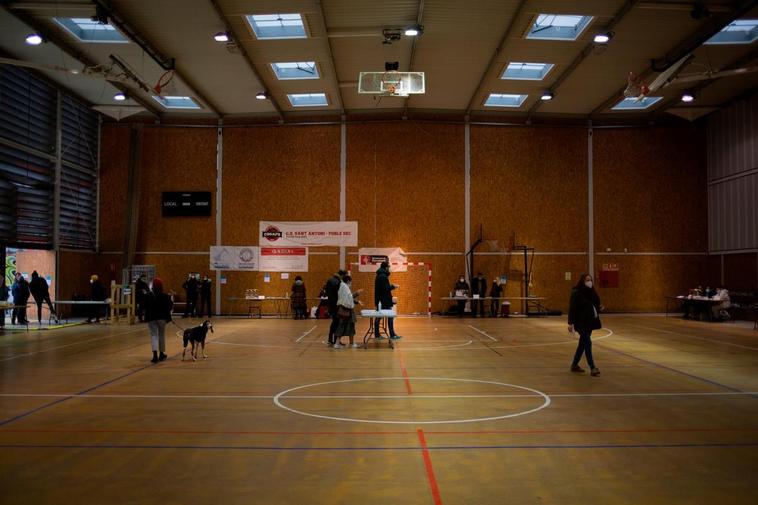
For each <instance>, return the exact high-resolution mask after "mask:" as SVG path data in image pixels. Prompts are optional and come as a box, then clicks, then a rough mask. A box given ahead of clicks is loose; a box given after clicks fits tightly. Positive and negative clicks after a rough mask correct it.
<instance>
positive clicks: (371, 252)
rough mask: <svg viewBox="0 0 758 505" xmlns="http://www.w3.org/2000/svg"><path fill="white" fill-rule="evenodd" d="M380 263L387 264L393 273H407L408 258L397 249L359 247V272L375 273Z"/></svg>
mask: <svg viewBox="0 0 758 505" xmlns="http://www.w3.org/2000/svg"><path fill="white" fill-rule="evenodd" d="M382 261H386V262H388V263H389V264H390V270H391V271H393V272H407V271H408V257H407V256H406V255H405V252H404V251H403V250H402V249H400V248H399V247H361V248H360V249H358V271H359V272H376V271H377V269H378V268H379V265H381V264H382Z"/></svg>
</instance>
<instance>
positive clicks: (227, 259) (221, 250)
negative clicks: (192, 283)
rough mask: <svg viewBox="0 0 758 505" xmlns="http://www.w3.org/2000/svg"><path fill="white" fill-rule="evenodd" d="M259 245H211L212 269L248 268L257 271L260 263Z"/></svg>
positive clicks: (247, 269)
mask: <svg viewBox="0 0 758 505" xmlns="http://www.w3.org/2000/svg"><path fill="white" fill-rule="evenodd" d="M258 257H259V251H258V246H241V247H235V246H223V245H222V246H211V254H210V260H211V263H210V269H211V270H246V271H249V272H255V271H257V270H258V263H259V259H258Z"/></svg>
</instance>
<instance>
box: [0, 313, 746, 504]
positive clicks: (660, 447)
mask: <svg viewBox="0 0 758 505" xmlns="http://www.w3.org/2000/svg"><path fill="white" fill-rule="evenodd" d="M178 322H179V324H186V322H187V320H181V319H180V320H178ZM214 323H215V325H216V327H215V330H216V331H215V333H214V334H212V335H210V334H209V337H210V342H209V344H208V348H207V352H208V355H209V358H208V359H207V360H202V361H198V362H196V363H193V362H191V361H185V362H182V361H180V354H181V348H180V347H181V340H180V338H179V337H178V336H177V335H176V334H175V332H176V328H175V327H173V328H172V327H171V326H170V327H169V329H170V330H171V331H170V333H169V338H168V341H169V344H168V353H169V359H168V361H166V362H164V363H160V364H158V365H151V364H150V363H149V362H148V360H149V358H150V348H149V337H148V335H147V329H146V327H145V326H144V325H140V326H131V327H130V326H126V325H118V324H115V325H109V324H101V325H86V326H76V327H71V328H63V329H59V330H50V331H39V332H29V333H25V332H18V333H12V334H10V335H9V334H6V335H4V336H2V337H1V340H0V377H1V379H0V497H1V499H0V502H2V503H3V504H4V505H10V504H16V503H24V504H31V503H34V504H47V503H50V504H53V503H54V504H61V503H76V504H79V503H87V504H90V503H91V504H95V503H98V504H99V503H139V504H148V503H160V504H188V503H215V504H218V505H222V504H223V505H226V504H233V503H245V504H251V503H265V504H269V503H271V504H321V503H323V504H343V503H344V504H360V505H363V504H393V505H397V504H440V503H443V504H446V505H449V504H477V505H479V504H504V503H514V504H531V503H556V504H572V503H590V504H592V503H598V504H602V505H608V504H617V503H645V504H654V503H662V504H663V503H665V504H669V505H670V504H679V503H681V504H699V503H707V504H718V505H724V504H730V503H746V504H747V503H750V504H754V503H756V496H758V494H757V493H756V488H755V483H756V481H755V478H756V475H758V396H757V395H758V331H754V330H752V326H750V327H747V326H742V325H739V324H736V325H735V324H730V323H725V324H712V323H701V322H692V321H684V320H681V319H677V318H664V317H660V316H608V317H605V319H604V323H605V326H606V328H605V329H603V330H599V331H597V332H595V334H594V351H595V359H596V362H597V366H598V367H599V368H600V369H601V371H602V375H601V376H600V377H590V376H589V375H588V374H584V375H578V374H572V373H570V372H569V370H568V369H569V364H570V360H571V356H572V354H573V351H574V346H575V341H573V340H571V339H569V337H568V334H567V332H566V327H565V318H549V319H497V320H496V319H440V318H433V319H428V318H401V319H398V320H397V321H396V327H397V330H398V332H399V333H400V334H401V335H403V336H404V338H403V339H402V341H401V342H400V344H399V345H398V346H397V347H396V349H395V350H394V351H393V350H390V349H388V348H387V345H386V341H384V342H383V343H382V345H381V347H378V346H374V347H372V348H371V349H368V350H363V349H342V350H333V349H329V348H327V347H326V345H325V344H324V340H325V333H326V331H327V328H328V324H327V322H325V321H318V322H316V321H313V320H310V321H290V320H270V319H263V320H248V319H219V320H214ZM366 324H367V323H366V321H365V320H359V322H358V328H359V331H361V332H362V331H365V328H366ZM361 334H362V333H361Z"/></svg>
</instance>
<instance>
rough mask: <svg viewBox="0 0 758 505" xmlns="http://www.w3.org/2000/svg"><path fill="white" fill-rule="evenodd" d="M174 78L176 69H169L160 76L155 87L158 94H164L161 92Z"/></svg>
mask: <svg viewBox="0 0 758 505" xmlns="http://www.w3.org/2000/svg"><path fill="white" fill-rule="evenodd" d="M173 78H174V71H173V70H167V71H166V72H164V73H163V75H161V76H160V77H159V78H158V82H157V83H155V87H154V88H153V89H154V90H155V92H156V93H157V94H158V96H162V94H161V92H162V91H163V90H164V88H165V87H166V86H168V85H169V83H170V82H171V81H172V80H173Z"/></svg>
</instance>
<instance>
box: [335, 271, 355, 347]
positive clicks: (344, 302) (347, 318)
mask: <svg viewBox="0 0 758 505" xmlns="http://www.w3.org/2000/svg"><path fill="white" fill-rule="evenodd" d="M352 281H353V278H352V277H350V276H349V275H347V274H345V275H343V276H342V282H341V283H340V288H339V292H338V295H337V317H338V318H339V323H338V324H337V329H336V330H335V332H334V348H335V349H340V348H341V347H344V345H345V344H343V343H342V342H341V341H340V339H341V338H342V337H344V336H347V337H348V338H349V339H350V347H352V348H356V347H358V344H356V343H355V341H354V339H355V298H354V295H353V292H352V291H351V289H350V288H351V285H352Z"/></svg>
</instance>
